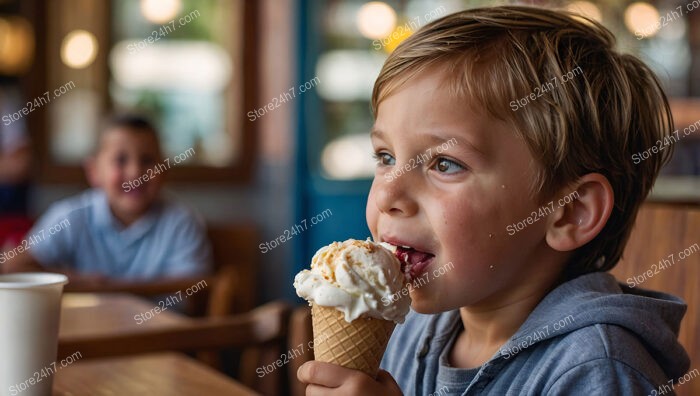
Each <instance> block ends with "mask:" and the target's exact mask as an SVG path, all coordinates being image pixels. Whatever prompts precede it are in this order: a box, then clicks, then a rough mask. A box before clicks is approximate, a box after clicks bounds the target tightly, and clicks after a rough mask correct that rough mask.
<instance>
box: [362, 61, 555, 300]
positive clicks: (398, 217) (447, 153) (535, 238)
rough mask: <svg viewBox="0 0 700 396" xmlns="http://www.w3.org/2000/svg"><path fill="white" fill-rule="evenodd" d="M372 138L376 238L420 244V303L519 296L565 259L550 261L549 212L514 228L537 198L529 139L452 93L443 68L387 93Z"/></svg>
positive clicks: (416, 293)
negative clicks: (532, 191) (532, 187)
mask: <svg viewBox="0 0 700 396" xmlns="http://www.w3.org/2000/svg"><path fill="white" fill-rule="evenodd" d="M453 138H454V139H456V140H452V142H453V143H449V142H450V140H451V139H453ZM454 142H456V143H454ZM443 143H446V144H445V145H443ZM372 144H373V146H374V150H375V152H376V153H377V155H378V157H379V159H378V165H377V170H376V173H375V176H374V182H373V184H372V188H371V190H370V193H369V199H368V202H367V213H366V214H367V223H368V225H369V228H370V230H371V232H372V236H373V237H374V239H375V240H379V241H386V242H389V243H392V244H394V245H405V246H409V247H411V248H413V249H415V251H414V250H408V254H409V259H410V260H411V261H415V262H419V264H418V266H417V267H415V268H420V267H421V266H424V268H423V270H422V271H421V273H420V274H418V276H419V277H421V278H422V279H423V282H422V283H421V284H420V285H419V286H417V287H413V288H411V289H412V290H411V298H412V299H413V308H414V309H415V310H417V311H419V312H424V313H431V312H439V311H445V310H449V309H456V308H458V307H463V306H472V307H485V308H486V307H494V306H498V305H499V304H504V303H508V302H513V301H517V300H518V299H519V298H522V297H524V296H525V295H528V294H531V293H533V292H537V290H535V289H536V288H537V285H538V284H541V283H538V282H537V281H536V279H538V278H539V279H542V277H551V271H558V270H559V269H560V268H555V267H556V266H547V264H551V260H550V259H549V257H551V256H548V254H549V253H548V252H550V251H551V250H549V248H548V247H547V245H546V242H545V239H544V238H545V223H546V221H539V222H535V223H533V224H532V225H528V227H527V228H525V229H524V230H522V231H519V232H518V233H516V234H515V235H512V236H510V235H508V233H507V232H506V227H507V225H509V224H512V223H514V222H518V221H521V220H523V219H525V218H527V216H529V215H530V213H531V212H532V211H533V210H535V209H537V208H538V207H539V205H538V203H537V202H535V200H534V198H532V197H530V194H529V188H530V183H531V181H532V180H533V177H534V175H535V170H536V168H535V160H534V159H533V158H532V156H531V155H530V153H529V151H528V149H527V146H526V145H525V143H524V142H522V141H521V140H519V139H518V138H516V135H515V133H513V131H512V130H511V129H510V128H509V127H508V126H507V124H506V123H505V122H502V121H499V120H496V119H493V118H491V117H489V116H487V115H485V114H482V113H480V112H475V111H474V110H473V109H471V108H470V107H469V106H468V103H465V101H464V100H458V99H455V98H453V97H451V96H450V95H449V94H448V92H447V89H446V88H445V86H444V85H443V79H442V73H441V72H439V71H427V72H424V73H422V74H421V75H420V76H418V77H417V78H413V79H411V80H410V81H408V82H407V83H406V84H405V85H403V86H402V87H401V88H399V89H398V90H397V91H396V92H395V93H393V94H392V95H391V96H389V97H387V98H386V99H384V100H383V101H382V102H381V104H380V106H379V109H378V112H377V120H376V123H375V127H374V130H373V133H372ZM438 146H440V147H439V149H440V151H441V153H438ZM445 148H446V150H444V149H445ZM419 159H421V160H422V163H418V160H419ZM414 165H415V168H413V166H414ZM421 252H423V253H421ZM425 253H428V254H427V255H426V254H425ZM450 263H451V264H450ZM426 264H427V265H426ZM414 283H416V284H418V283H417V282H415V281H414Z"/></svg>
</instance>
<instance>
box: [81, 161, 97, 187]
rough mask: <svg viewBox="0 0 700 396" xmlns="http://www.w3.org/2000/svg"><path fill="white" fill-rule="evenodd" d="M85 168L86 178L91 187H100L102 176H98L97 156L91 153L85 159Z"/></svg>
mask: <svg viewBox="0 0 700 396" xmlns="http://www.w3.org/2000/svg"><path fill="white" fill-rule="evenodd" d="M83 169H84V170H85V178H86V179H87V181H88V184H89V185H90V187H93V188H96V187H100V182H99V180H100V178H99V177H98V176H97V156H96V155H91V156H89V157H88V158H86V159H85V161H83Z"/></svg>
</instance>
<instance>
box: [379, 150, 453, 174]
mask: <svg viewBox="0 0 700 396" xmlns="http://www.w3.org/2000/svg"><path fill="white" fill-rule="evenodd" d="M387 156H389V157H391V155H390V154H388V153H385V152H381V151H380V152H375V153H373V154H372V157H374V160H375V161H376V162H377V166H390V165H389V164H385V163H383V160H384V159H385V158H386V157H387ZM394 161H395V160H394ZM443 161H444V162H449V163H450V164H452V165H456V166H458V167H459V168H461V169H460V170H466V169H467V167H466V166H464V165H462V164H460V163H459V162H457V161H455V160H452V159H449V158H446V157H437V158H435V160H434V161H433V162H432V163H431V165H430V169H434V170H436V171H437V166H438V164H440V163H442V162H443ZM438 172H439V173H442V174H451V173H446V172H440V171H438Z"/></svg>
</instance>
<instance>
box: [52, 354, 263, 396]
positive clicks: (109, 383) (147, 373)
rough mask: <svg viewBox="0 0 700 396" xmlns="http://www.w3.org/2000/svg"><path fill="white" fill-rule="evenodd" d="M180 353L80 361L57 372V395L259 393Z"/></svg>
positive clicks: (54, 392) (55, 378)
mask: <svg viewBox="0 0 700 396" xmlns="http://www.w3.org/2000/svg"><path fill="white" fill-rule="evenodd" d="M256 394H257V393H255V392H254V391H252V390H250V389H248V388H246V387H245V386H243V385H241V384H239V383H238V382H236V381H234V380H233V379H231V378H229V377H226V376H225V375H223V374H221V373H219V372H217V371H214V370H212V369H210V368H209V367H207V366H204V365H202V364H200V363H198V362H197V361H195V360H193V359H190V358H188V357H187V356H185V355H182V354H179V353H158V354H149V355H137V356H130V357H120V358H109V359H92V360H85V361H76V362H74V363H72V364H70V365H68V366H66V367H64V368H62V369H60V370H58V372H57V373H56V374H55V377H54V385H53V395H54V396H108V395H115V396H116V395H149V396H150V395H181V396H189V395H193V396H194V395H196V396H199V395H212V396H216V395H232V396H236V395H256Z"/></svg>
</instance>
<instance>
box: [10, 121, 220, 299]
mask: <svg viewBox="0 0 700 396" xmlns="http://www.w3.org/2000/svg"><path fill="white" fill-rule="evenodd" d="M161 162H163V156H162V153H161V149H160V144H159V141H158V133H157V131H156V129H155V128H154V127H153V126H152V125H151V124H150V122H148V120H146V119H144V118H141V117H138V116H132V115H125V116H119V117H115V118H113V119H112V120H111V121H110V122H109V123H108V125H107V126H106V128H105V129H104V130H103V131H102V133H101V135H100V137H99V141H98V147H97V150H96V152H95V154H94V156H93V157H91V158H90V159H89V160H88V161H87V163H86V167H85V168H86V174H87V178H88V181H89V183H90V185H91V186H92V189H89V190H87V191H85V192H83V193H81V194H79V195H77V196H75V197H71V198H68V199H65V200H62V201H59V202H57V203H55V204H53V205H52V206H51V207H50V208H49V209H48V210H47V211H46V213H45V214H44V215H43V216H42V217H41V218H40V219H39V221H38V222H37V223H36V224H35V226H34V228H33V229H32V230H31V231H30V232H29V234H28V236H27V239H25V241H27V243H25V245H27V246H25V247H24V249H23V250H25V251H26V252H24V253H23V254H17V255H16V257H13V258H8V257H5V261H6V264H5V265H6V268H7V270H8V271H9V272H19V271H37V270H39V271H43V270H46V271H57V272H62V273H65V274H66V275H68V277H69V278H70V282H71V284H72V285H73V286H88V287H90V286H99V285H103V284H106V283H108V282H109V281H129V282H133V281H147V280H156V279H157V280H163V279H164V278H184V277H191V276H195V275H201V274H205V273H207V272H208V271H209V270H210V265H211V249H210V246H209V243H208V240H207V238H206V234H205V228H204V226H203V224H202V222H201V221H200V220H199V219H198V218H197V216H196V215H195V213H193V212H192V211H191V210H190V209H188V208H186V207H185V206H183V205H182V204H179V203H176V202H174V201H172V200H170V199H166V198H164V197H161V194H160V192H161V187H162V182H163V179H164V175H160V169H162V166H161V167H159V166H158V165H159V164H160V163H161ZM156 170H158V171H157V172H155V171H156Z"/></svg>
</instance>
